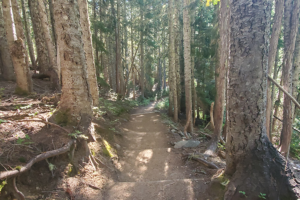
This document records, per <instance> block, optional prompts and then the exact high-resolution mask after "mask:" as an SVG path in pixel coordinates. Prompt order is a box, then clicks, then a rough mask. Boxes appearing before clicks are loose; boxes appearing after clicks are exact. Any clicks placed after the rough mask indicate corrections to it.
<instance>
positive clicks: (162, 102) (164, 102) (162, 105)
mask: <svg viewBox="0 0 300 200" xmlns="http://www.w3.org/2000/svg"><path fill="white" fill-rule="evenodd" d="M168 108H169V97H167V98H164V99H162V100H160V101H159V102H158V103H157V104H156V105H155V109H157V110H166V109H168Z"/></svg>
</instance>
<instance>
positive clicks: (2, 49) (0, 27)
mask: <svg viewBox="0 0 300 200" xmlns="http://www.w3.org/2000/svg"><path fill="white" fill-rule="evenodd" d="M8 49H9V46H8V42H7V39H6V30H5V23H4V18H3V16H2V7H0V60H1V63H2V65H1V66H2V67H1V73H2V78H3V79H4V80H6V81H15V80H16V76H15V72H14V66H13V62H12V59H11V56H10V53H9V51H8Z"/></svg>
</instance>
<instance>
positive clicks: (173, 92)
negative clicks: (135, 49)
mask: <svg viewBox="0 0 300 200" xmlns="http://www.w3.org/2000/svg"><path fill="white" fill-rule="evenodd" d="M168 4H169V5H168V6H169V8H168V12H169V13H168V15H169V16H168V17H169V87H170V92H169V100H170V104H169V114H170V115H173V117H174V121H175V122H177V121H178V106H177V103H178V102H177V85H176V71H175V70H176V69H175V47H174V44H175V37H174V24H173V23H174V2H173V0H169V3H168ZM173 107H174V110H173Z"/></svg>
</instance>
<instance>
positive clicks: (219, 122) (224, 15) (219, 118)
mask: <svg viewBox="0 0 300 200" xmlns="http://www.w3.org/2000/svg"><path fill="white" fill-rule="evenodd" d="M220 2H221V7H220V13H219V30H220V38H219V45H218V57H219V59H218V61H219V63H218V65H217V66H216V73H215V79H216V98H215V107H214V114H213V116H214V125H215V128H214V135H213V137H212V141H211V144H210V145H209V147H208V148H207V150H206V151H205V153H204V154H206V155H212V154H213V153H215V152H216V150H217V147H218V141H219V139H220V136H221V133H222V126H223V116H224V106H225V89H226V82H225V81H226V75H227V60H228V53H227V52H228V51H229V49H228V44H227V43H228V35H227V27H228V25H229V24H228V19H229V13H228V8H227V4H228V0H221V1H220Z"/></svg>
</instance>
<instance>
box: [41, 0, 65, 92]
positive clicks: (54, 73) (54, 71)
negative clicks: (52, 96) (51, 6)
mask: <svg viewBox="0 0 300 200" xmlns="http://www.w3.org/2000/svg"><path fill="white" fill-rule="evenodd" d="M38 9H39V16H40V20H41V24H42V26H41V28H42V30H40V31H42V32H43V37H44V40H45V43H46V47H47V53H48V58H49V64H50V66H49V69H48V73H50V80H51V84H52V88H53V89H56V90H58V91H59V90H60V84H59V83H60V69H59V68H58V65H57V58H56V54H55V47H54V45H53V43H52V37H51V31H50V26H49V23H48V18H47V13H46V8H45V4H44V2H43V0H38Z"/></svg>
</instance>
